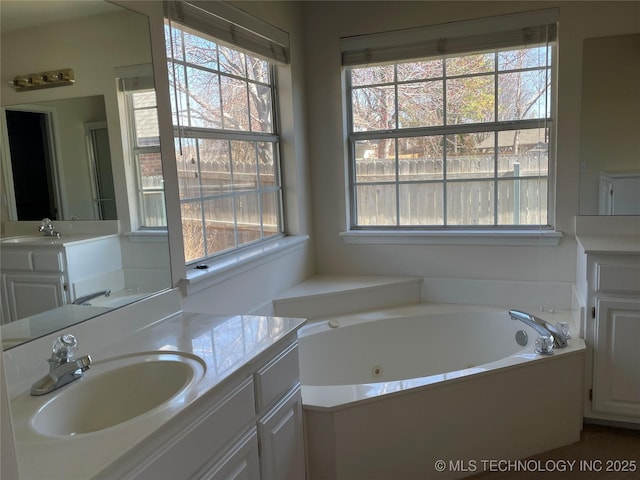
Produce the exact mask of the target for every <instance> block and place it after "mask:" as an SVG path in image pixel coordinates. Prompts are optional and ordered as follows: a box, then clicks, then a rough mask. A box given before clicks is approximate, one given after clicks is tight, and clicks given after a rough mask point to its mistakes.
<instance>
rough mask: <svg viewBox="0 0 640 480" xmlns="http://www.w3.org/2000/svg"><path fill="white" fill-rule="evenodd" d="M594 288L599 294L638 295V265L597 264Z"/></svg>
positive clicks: (639, 287)
mask: <svg viewBox="0 0 640 480" xmlns="http://www.w3.org/2000/svg"><path fill="white" fill-rule="evenodd" d="M596 288H597V290H598V291H601V292H620V293H640V265H611V264H602V263H599V264H597V267H596Z"/></svg>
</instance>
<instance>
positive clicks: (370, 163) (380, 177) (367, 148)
mask: <svg viewBox="0 0 640 480" xmlns="http://www.w3.org/2000/svg"><path fill="white" fill-rule="evenodd" d="M395 157H396V147H395V140H393V139H383V140H364V141H361V142H356V182H358V183H364V182H384V181H395V179H396V158H395Z"/></svg>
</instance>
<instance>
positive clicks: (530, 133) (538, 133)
mask: <svg viewBox="0 0 640 480" xmlns="http://www.w3.org/2000/svg"><path fill="white" fill-rule="evenodd" d="M545 130H546V129H544V128H534V129H528V130H505V131H503V132H498V148H500V149H503V148H510V147H512V146H513V140H514V138H515V135H516V131H519V132H520V138H519V139H518V141H519V143H520V147H521V148H522V147H526V146H529V147H533V146H537V147H538V148H541V147H542V146H543V145H546V137H545ZM493 147H494V137H493V135H490V136H489V137H487V138H485V139H484V140H483V141H482V142H480V143H479V144H478V145H477V148H479V149H490V148H493ZM544 148H545V149H546V147H544Z"/></svg>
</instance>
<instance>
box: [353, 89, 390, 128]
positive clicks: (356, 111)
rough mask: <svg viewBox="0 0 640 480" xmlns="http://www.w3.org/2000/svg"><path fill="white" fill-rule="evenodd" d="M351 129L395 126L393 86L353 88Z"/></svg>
mask: <svg viewBox="0 0 640 480" xmlns="http://www.w3.org/2000/svg"><path fill="white" fill-rule="evenodd" d="M352 105H353V130H354V131H356V132H364V131H368V130H388V129H390V128H395V124H396V122H395V117H396V95H395V91H394V88H393V86H386V87H370V88H358V89H355V90H353V103H352Z"/></svg>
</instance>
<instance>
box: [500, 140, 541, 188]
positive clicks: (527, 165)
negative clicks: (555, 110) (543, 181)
mask: <svg viewBox="0 0 640 480" xmlns="http://www.w3.org/2000/svg"><path fill="white" fill-rule="evenodd" d="M545 134H546V129H544V128H533V129H527V130H505V131H503V132H498V148H499V152H498V175H499V176H501V177H505V176H515V177H518V176H519V177H535V176H539V175H541V176H547V175H548V174H549V144H548V143H547V141H546V139H545V136H546V135H545Z"/></svg>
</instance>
